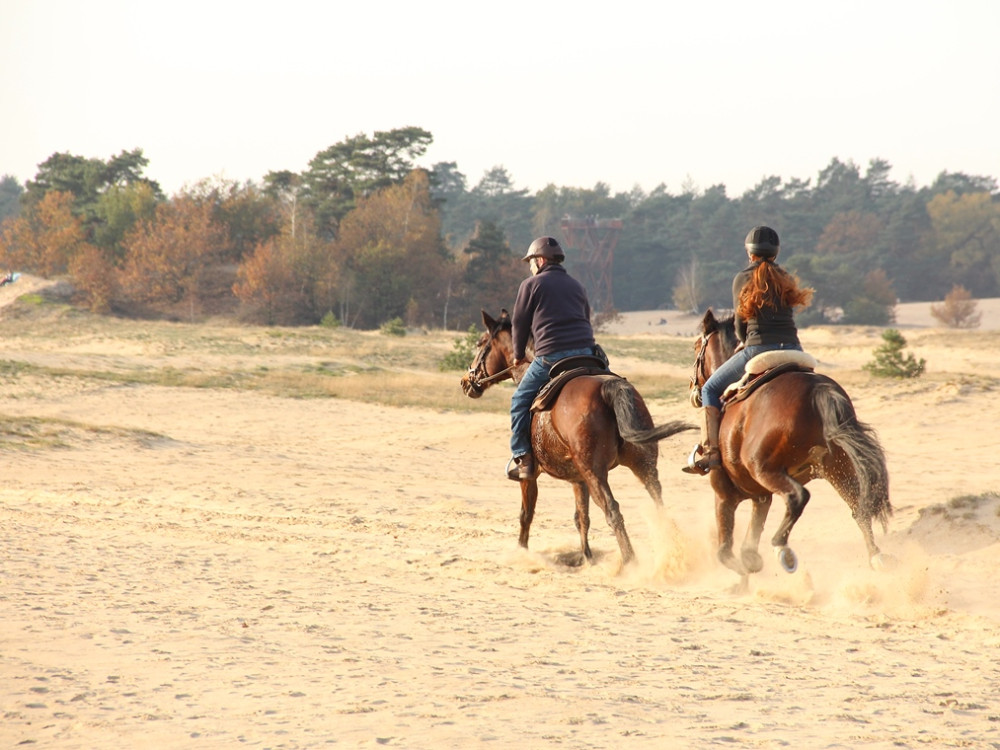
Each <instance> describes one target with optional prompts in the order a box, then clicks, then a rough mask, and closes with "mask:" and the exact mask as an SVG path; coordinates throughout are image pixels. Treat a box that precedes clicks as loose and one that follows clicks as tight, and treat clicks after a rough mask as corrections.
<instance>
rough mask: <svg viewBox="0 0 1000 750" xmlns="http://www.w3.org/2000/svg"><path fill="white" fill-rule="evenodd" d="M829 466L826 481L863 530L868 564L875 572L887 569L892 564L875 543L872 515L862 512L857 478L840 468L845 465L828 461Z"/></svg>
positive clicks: (862, 534)
mask: <svg viewBox="0 0 1000 750" xmlns="http://www.w3.org/2000/svg"><path fill="white" fill-rule="evenodd" d="M827 464H828V465H826V466H824V469H825V470H826V475H825V476H826V480H827V481H828V482H829V483H830V484H831V485H833V488H834V489H835V490H837V493H838V494H839V495H840V496H841V497H842V498H843V499H844V502H845V503H847V507H849V508H850V509H851V516H852V517H853V518H854V522H855V523H856V524H857V525H858V528H859V529H861V536H862V537H864V540H865V547H867V549H868V564H869V565H870V566H871V567H872V568H874V569H875V570H879V569H881V568H884V567H886V566H887V565H888V564H890V561H889V560H887V559H886V556H885V555H883V554H882V550H881V549H879V546H878V544H876V543H875V534H874V532H873V531H872V517H871V514H870V513H865V512H864V511H863V510H862V508H863V504H862V503H861V502H860V492H861V490H860V488H859V486H858V480H857V477H856V476H854V474H853V473H847V472H845V471H844V470H843V469H841V468H840V467H841V466H842V465H843V463H841V464H836V463H835V462H833V461H828V462H827ZM881 490H882V488H875V491H881ZM886 502H887V501H886Z"/></svg>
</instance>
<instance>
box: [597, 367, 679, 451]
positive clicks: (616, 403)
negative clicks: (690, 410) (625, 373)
mask: <svg viewBox="0 0 1000 750" xmlns="http://www.w3.org/2000/svg"><path fill="white" fill-rule="evenodd" d="M601 398H602V399H604V403H606V404H607V405H608V406H610V407H611V408H612V409H614V411H615V419H616V420H617V421H618V433H619V434H620V435H621V436H622V440H624V441H625V442H627V443H652V442H655V441H657V440H663V438H668V437H670V436H671V435H676V434H677V433H678V432H684V431H685V430H694V429H697V428H696V427H695V426H694V425H693V424H688V423H687V422H681V421H674V422H666V423H665V424H661V425H653V426H650V424H649V423H650V421H651V420H650V419H649V417H648V412H646V411H645V409H643V410H642V411H640V409H639V404H640V403H642V396H640V395H639V391H637V390H636V389H635V386H633V385H632V384H631V383H630V382H628V381H627V380H625V379H624V378H612V379H609V380H606V381H604V382H603V383H602V384H601Z"/></svg>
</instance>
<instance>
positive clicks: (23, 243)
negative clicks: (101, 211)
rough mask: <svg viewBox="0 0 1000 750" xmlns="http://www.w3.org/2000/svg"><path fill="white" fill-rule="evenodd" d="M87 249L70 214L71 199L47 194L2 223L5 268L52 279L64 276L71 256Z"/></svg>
mask: <svg viewBox="0 0 1000 750" xmlns="http://www.w3.org/2000/svg"><path fill="white" fill-rule="evenodd" d="M87 245H88V243H87V241H86V232H85V230H84V227H83V222H82V221H81V219H80V218H79V217H78V216H76V215H75V214H74V213H73V196H72V195H71V194H70V193H63V192H51V193H47V194H46V195H45V196H44V197H43V198H42V199H41V200H40V201H38V202H37V203H34V204H31V205H29V206H28V207H27V208H25V209H24V210H23V211H22V212H21V215H20V216H18V217H16V218H8V219H7V220H6V221H5V222H4V224H3V232H2V234H0V258H2V262H3V263H4V264H5V265H6V266H7V267H8V268H20V269H23V270H26V271H31V272H33V273H37V274H39V275H41V276H54V275H58V274H61V273H65V272H66V269H67V267H68V264H69V262H70V259H71V258H72V257H73V255H74V254H76V253H77V252H80V250H81V249H83V248H84V247H86V246H87Z"/></svg>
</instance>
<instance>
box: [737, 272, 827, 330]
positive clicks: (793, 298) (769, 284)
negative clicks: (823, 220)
mask: <svg viewBox="0 0 1000 750" xmlns="http://www.w3.org/2000/svg"><path fill="white" fill-rule="evenodd" d="M755 260H756V258H755ZM813 291H814V290H813V289H811V288H809V287H801V286H799V280H798V279H797V278H796V277H795V276H793V275H792V274H790V273H788V271H786V270H785V269H783V268H782V267H781V266H779V265H778V264H777V263H775V262H774V259H773V258H761V259H760V261H759V262H757V265H756V267H755V268H754V271H753V275H751V277H750V281H748V282H747V283H746V284H745V285H744V287H743V289H742V290H740V299H739V305H738V306H737V309H736V313H737V315H739V316H740V317H741V318H742V319H743V320H749V319H751V318H755V317H757V313H758V312H759V311H760V310H761V309H762V308H764V307H770V308H774V309H777V308H779V307H792V308H794V307H806V306H807V305H808V304H809V303H810V302H811V301H812V296H813Z"/></svg>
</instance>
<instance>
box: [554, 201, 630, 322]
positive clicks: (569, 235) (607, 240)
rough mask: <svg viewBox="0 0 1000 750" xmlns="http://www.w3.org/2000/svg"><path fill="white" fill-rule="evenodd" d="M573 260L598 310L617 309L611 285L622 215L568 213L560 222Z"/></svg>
mask: <svg viewBox="0 0 1000 750" xmlns="http://www.w3.org/2000/svg"><path fill="white" fill-rule="evenodd" d="M561 227H562V231H563V235H564V236H565V238H566V249H567V250H571V251H572V254H571V255H570V256H569V260H570V263H569V265H571V266H572V267H573V269H574V270H576V269H579V273H580V281H581V282H583V285H584V286H585V287H587V293H588V294H589V295H590V304H591V306H592V307H593V308H594V311H595V312H605V311H608V310H614V309H615V301H614V295H613V293H612V289H611V268H612V263H613V261H614V256H615V246H616V245H617V244H618V234H619V233H620V232H621V230H622V221H621V219H598V218H597V217H595V216H586V217H576V216H565V217H563V220H562V222H561Z"/></svg>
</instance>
